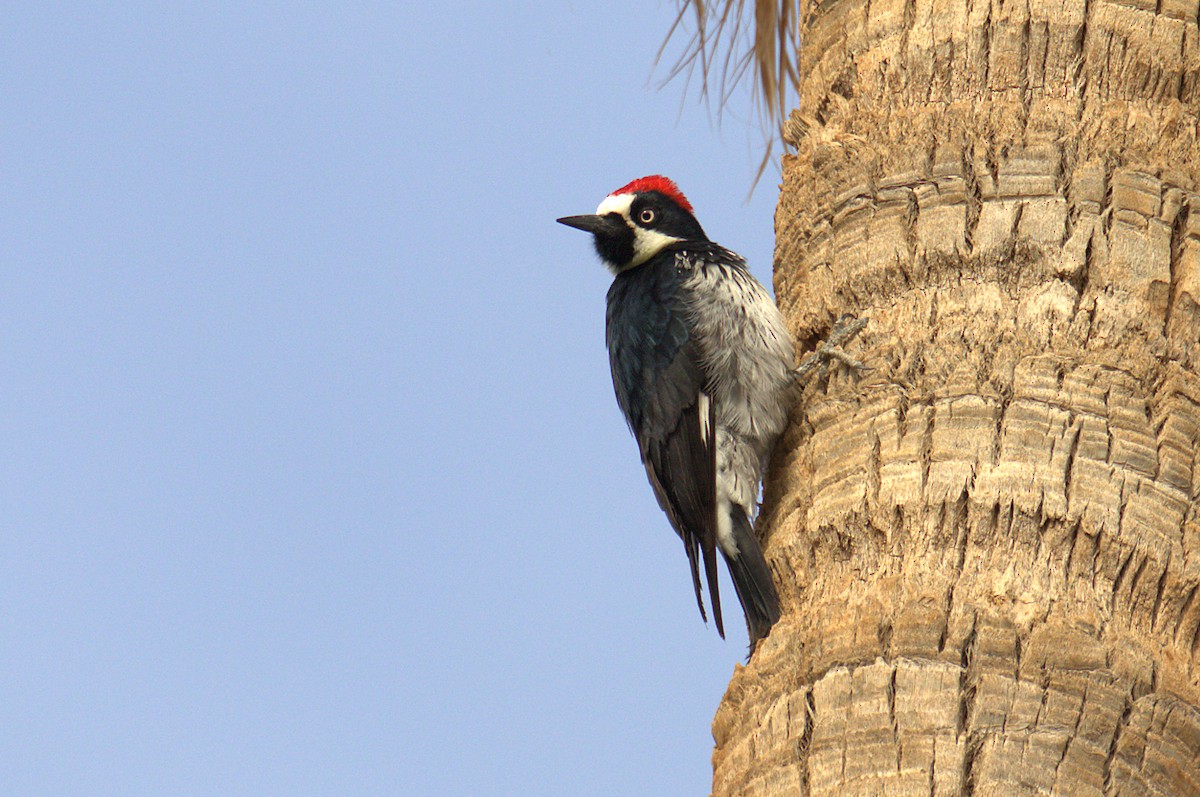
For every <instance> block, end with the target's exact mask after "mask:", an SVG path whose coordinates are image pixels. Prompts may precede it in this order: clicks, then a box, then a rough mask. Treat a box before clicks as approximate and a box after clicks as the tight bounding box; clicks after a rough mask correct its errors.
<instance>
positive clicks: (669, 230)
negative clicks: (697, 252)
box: [558, 174, 708, 273]
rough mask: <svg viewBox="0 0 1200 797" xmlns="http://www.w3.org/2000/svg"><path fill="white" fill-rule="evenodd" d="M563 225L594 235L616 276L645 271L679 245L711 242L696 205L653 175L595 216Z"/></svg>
mask: <svg viewBox="0 0 1200 797" xmlns="http://www.w3.org/2000/svg"><path fill="white" fill-rule="evenodd" d="M558 222H559V224H565V225H567V226H568V227H574V228H575V229H577V230H583V231H584V232H590V233H591V234H592V236H593V237H594V239H595V244H596V252H598V253H599V255H600V258H601V259H602V260H603V261H604V264H605V265H606V266H608V267H609V268H610V269H611V270H612V271H613V272H614V273H620V272H622V271H624V270H625V269H627V268H633V267H634V266H640V265H641V264H643V263H645V262H646V261H647V260H649V259H650V258H652V257H654V256H655V255H657V254H658V253H659V252H661V251H662V250H663V248H664V247H666V246H668V245H670V244H673V243H675V242H677V241H707V240H708V236H706V235H705V234H704V230H703V229H701V228H700V223H699V222H698V221H696V217H695V216H693V215H692V203H690V202H688V201H687V198H686V197H685V196H684V195H683V193H682V192H681V191H680V190H679V188H678V186H676V185H675V183H673V182H671V181H670V180H668V179H667V178H666V177H663V176H662V175H658V174H654V175H651V176H649V177H642V178H639V179H637V180H634V181H633V182H632V183H629V184H628V185H625V186H622V187H621V188H618V189H617V190H616V191H613V192H612V193H611V194H609V195H608V196H606V197H605V198H604V201H603V202H601V203H600V207H598V208H596V212H595V213H594V214H590V215H586V216H566V217H564V218H561V219H559V220H558Z"/></svg>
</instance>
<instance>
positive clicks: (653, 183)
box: [609, 174, 695, 213]
mask: <svg viewBox="0 0 1200 797" xmlns="http://www.w3.org/2000/svg"><path fill="white" fill-rule="evenodd" d="M643 191H657V192H659V193H660V194H665V195H666V196H669V197H670V198H671V199H673V200H674V201H675V204H677V205H679V207H681V208H683V209H684V210H686V211H687V212H688V213H694V212H695V211H693V210H692V203H691V202H688V201H687V197H685V196H684V195H683V192H682V191H680V190H679V186H677V185H675V182H674V181H673V180H670V179H668V178H666V177H663V176H662V175H661V174H651V175H649V176H648V177H639V178H638V179H636V180H634V181H633V182H632V183H629V184H628V185H623V186H621V187H620V188H618V189H617V190H616V191H613V192H612V193H611V194H609V196H616V195H617V194H640V193H642V192H643Z"/></svg>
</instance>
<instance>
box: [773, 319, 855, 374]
mask: <svg viewBox="0 0 1200 797" xmlns="http://www.w3.org/2000/svg"><path fill="white" fill-rule="evenodd" d="M866 325H867V319H865V318H855V317H854V316H852V315H849V314H847V315H844V316H842V317H841V318H839V319H838V320H837V323H836V324H834V325H833V331H832V332H830V333H829V337H828V338H826V339H825V340H824V341H822V342H821V343H820V345H818V346H817V348H815V349H814V350H812V351H810V352H809V353H808V354H807V355H805V357H804V359H803V360H801V361H800V365H798V366H796V368H795V369H793V370H792V375H793V376H795V377H796V380H797V381H800V382H803V381H805V380H806V379H808V377H809V375H810V374H811V373H812V372H813V370H815V369H816V368H818V367H819V368H820V369H821V378H822V379H824V378H825V376H826V373H827V371H828V369H829V366H830V364H831V363H839V364H841V365H844V366H846V367H847V368H849V369H850V370H851V371H853V372H854V374H855V376H858V375H860V374H862V373H863V372H865V371H869V370H871V369H869V368H867V367H866V366H865V365H863V364H862V363H861V362H859V361H858V360H856V359H854V358H853V357H851V356H850V355H849V354H847V353H846V352H845V351H844V350H843V349H842V344H843V343H847V342H849V341H850V340H852V339H853V338H854V336H855V335H857V334H858V333H859V332H862V330H863V327H865V326H866Z"/></svg>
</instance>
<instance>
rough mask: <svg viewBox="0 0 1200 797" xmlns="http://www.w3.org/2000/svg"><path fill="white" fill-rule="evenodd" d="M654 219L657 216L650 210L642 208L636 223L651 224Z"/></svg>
mask: <svg viewBox="0 0 1200 797" xmlns="http://www.w3.org/2000/svg"><path fill="white" fill-rule="evenodd" d="M656 217H657V216H656V214H655V212H654V211H653V210H651V209H650V208H644V209H643V210H642V212H641V213H639V214H638V221H640V222H641V223H642V224H653V223H654V219H655V218H656Z"/></svg>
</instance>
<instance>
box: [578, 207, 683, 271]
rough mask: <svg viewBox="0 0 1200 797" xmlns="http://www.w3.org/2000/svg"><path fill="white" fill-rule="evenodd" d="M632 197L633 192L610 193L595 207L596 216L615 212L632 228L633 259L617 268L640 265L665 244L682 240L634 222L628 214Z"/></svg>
mask: <svg viewBox="0 0 1200 797" xmlns="http://www.w3.org/2000/svg"><path fill="white" fill-rule="evenodd" d="M633 199H634V195H633V194H612V195H610V196H606V197H605V198H604V201H603V202H601V203H600V206H599V207H598V208H596V215H597V216H604V215H607V214H609V213H616V214H618V215H619V216H620V217H621V218H623V219H625V223H626V224H628V225H629V228H630V229H631V230H633V259H632V260H630V261H629V262H628V263H626V264H625V265H624V266H622V267H621V269H618V270H623V269H626V268H633V267H634V266H640V265H641V264H642V263H645V262H646V261H647V260H649V259H650V258H652V257H654V256H655V255H657V254H658V253H659V252H661V251H662V250H663V248H664V247H666V246H667V245H669V244H673V243H675V242H676V241H682V240H683V239H682V238H676V237H674V236H671V235H664V234H663V233H661V232H659V231H658V230H647V229H646V228H645V227H640V226H638V225H637V224H634V223H633V218H632V217H631V215H630V213H631V207H632V205H633Z"/></svg>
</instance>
